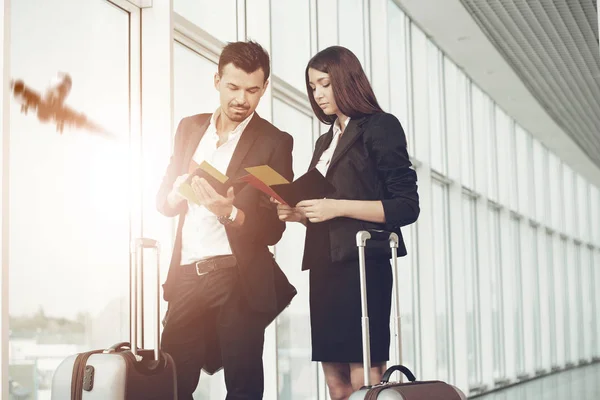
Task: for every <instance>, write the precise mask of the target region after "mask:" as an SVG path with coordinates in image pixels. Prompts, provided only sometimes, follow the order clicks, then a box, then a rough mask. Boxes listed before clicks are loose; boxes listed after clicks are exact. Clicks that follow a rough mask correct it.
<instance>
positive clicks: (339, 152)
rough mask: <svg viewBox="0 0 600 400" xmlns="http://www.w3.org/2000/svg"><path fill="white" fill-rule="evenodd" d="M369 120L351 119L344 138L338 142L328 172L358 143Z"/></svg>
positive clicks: (343, 134)
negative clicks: (364, 125)
mask: <svg viewBox="0 0 600 400" xmlns="http://www.w3.org/2000/svg"><path fill="white" fill-rule="evenodd" d="M366 120H367V118H366V117H363V118H358V119H351V120H350V122H349V123H348V126H347V127H346V129H345V130H344V133H342V137H341V138H340V141H339V142H338V144H337V146H336V148H335V151H334V152H333V156H331V162H330V163H329V168H328V169H327V172H328V173H329V171H331V169H332V168H333V166H334V165H335V163H337V162H338V161H339V159H340V158H341V157H342V156H343V155H344V154H346V152H347V151H348V150H349V149H350V147H351V146H352V145H353V144H354V142H356V140H357V139H358V138H359V137H360V135H362V133H363V132H364V129H363V124H364V123H365V122H366Z"/></svg>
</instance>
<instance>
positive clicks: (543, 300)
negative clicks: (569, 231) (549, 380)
mask: <svg viewBox="0 0 600 400" xmlns="http://www.w3.org/2000/svg"><path fill="white" fill-rule="evenodd" d="M547 246H548V243H547V238H546V230H545V229H544V228H543V227H540V228H538V229H537V255H538V260H537V269H538V277H537V282H538V286H539V293H538V296H537V302H538V306H537V307H538V309H539V327H540V336H539V341H540V352H541V354H540V364H539V365H538V366H537V368H539V369H545V370H546V371H549V367H550V364H551V360H550V357H551V356H550V353H551V349H550V347H551V344H550V342H551V341H550V329H554V327H553V325H551V324H550V316H549V309H550V304H549V303H550V297H551V296H554V293H552V292H551V291H550V287H549V286H548V249H547Z"/></svg>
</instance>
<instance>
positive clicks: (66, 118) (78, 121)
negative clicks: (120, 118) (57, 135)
mask: <svg viewBox="0 0 600 400" xmlns="http://www.w3.org/2000/svg"><path fill="white" fill-rule="evenodd" d="M56 124H57V125H58V127H59V130H60V131H62V129H61V127H64V126H65V125H68V126H72V127H74V128H77V129H82V130H86V131H88V132H89V133H92V134H95V135H98V136H101V137H104V138H106V139H115V138H116V135H114V134H113V133H111V132H109V131H108V130H106V129H105V128H103V127H102V126H101V125H99V124H97V123H95V122H93V121H91V120H90V119H88V117H87V116H86V115H85V114H84V113H80V112H78V111H75V110H74V109H72V108H71V107H68V106H63V107H61V108H60V110H58V111H57V113H56Z"/></svg>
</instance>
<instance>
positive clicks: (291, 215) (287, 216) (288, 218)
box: [270, 197, 306, 223]
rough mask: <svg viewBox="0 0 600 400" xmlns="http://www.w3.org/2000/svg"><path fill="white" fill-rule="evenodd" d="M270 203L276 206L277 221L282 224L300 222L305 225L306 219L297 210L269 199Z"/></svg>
mask: <svg viewBox="0 0 600 400" xmlns="http://www.w3.org/2000/svg"><path fill="white" fill-rule="evenodd" d="M270 200H271V203H275V204H277V215H278V216H279V219H280V220H281V221H284V222H300V223H305V222H306V217H305V216H304V214H303V213H302V212H301V211H300V210H299V209H297V208H294V207H290V206H288V205H285V204H281V203H280V202H279V201H277V200H275V199H274V198H273V197H271V199H270Z"/></svg>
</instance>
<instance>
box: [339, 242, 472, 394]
mask: <svg viewBox="0 0 600 400" xmlns="http://www.w3.org/2000/svg"><path fill="white" fill-rule="evenodd" d="M369 239H372V240H377V241H388V242H389V243H390V248H391V250H392V268H393V273H394V281H396V282H397V276H398V274H397V270H398V269H397V268H398V235H397V234H395V233H390V232H385V231H379V230H368V231H360V232H358V233H357V234H356V245H357V246H358V255H359V268H360V298H361V308H362V336H363V365H364V379H365V385H364V386H363V387H362V388H361V389H360V390H358V391H356V392H354V393H353V394H352V395H351V396H350V399H349V400H425V399H426V400H464V399H466V396H465V395H464V393H463V392H462V391H460V389H458V388H456V387H454V386H452V385H449V384H447V383H444V382H441V381H422V382H421V381H417V380H416V379H415V376H414V375H413V374H412V372H411V371H410V370H409V369H408V368H406V367H405V366H403V365H394V366H392V367H390V368H388V369H387V371H385V373H384V374H383V376H382V379H381V382H379V383H378V384H375V385H371V382H370V376H369V370H370V369H371V348H370V345H369V344H370V339H369V315H368V311H367V283H366V270H365V268H366V267H365V246H366V245H367V241H368V240H369ZM392 293H393V297H392V298H393V303H392V306H393V309H394V313H395V324H394V326H395V329H396V337H397V338H398V339H397V343H396V358H397V360H399V362H402V350H401V349H402V347H401V343H402V341H401V338H400V332H401V331H400V309H399V300H398V294H397V292H396V290H393V291H392ZM396 371H400V372H402V373H403V374H404V375H405V376H406V377H407V378H408V380H409V383H402V382H389V379H390V377H391V375H392V374H393V373H394V372H396Z"/></svg>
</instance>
